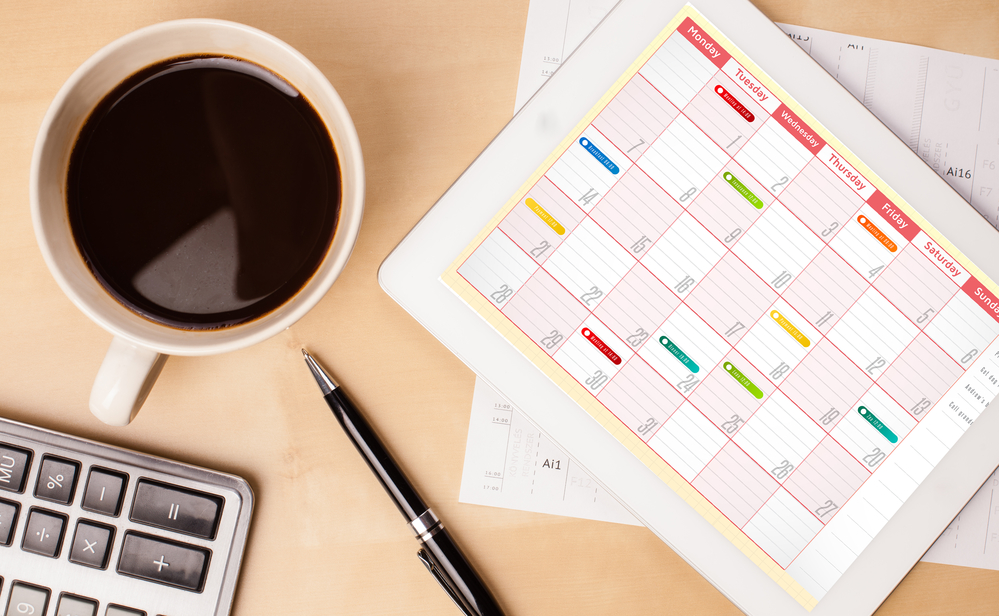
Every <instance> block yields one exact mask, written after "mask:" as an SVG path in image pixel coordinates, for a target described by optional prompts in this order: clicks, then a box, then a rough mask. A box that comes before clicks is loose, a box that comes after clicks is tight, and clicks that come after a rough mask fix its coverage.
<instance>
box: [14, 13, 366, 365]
mask: <svg viewBox="0 0 999 616" xmlns="http://www.w3.org/2000/svg"><path fill="white" fill-rule="evenodd" d="M191 29H204V30H205V31H206V32H211V31H225V32H227V33H229V34H235V35H237V36H238V37H240V39H239V40H241V41H244V42H263V43H264V44H265V45H266V46H267V47H269V48H270V49H271V50H274V51H277V52H278V53H279V54H284V56H285V58H286V59H287V60H288V61H290V62H294V63H297V64H301V65H302V68H304V70H305V72H306V73H307V74H308V75H309V76H310V81H311V82H312V83H310V84H309V85H310V86H311V87H312V88H313V89H314V90H316V94H317V96H316V97H315V98H320V97H321V98H322V101H321V103H322V105H320V104H318V102H317V101H316V100H314V98H311V97H307V100H308V101H309V103H310V105H311V106H312V107H313V108H314V109H316V111H317V112H318V114H319V116H320V118H321V119H322V120H323V123H324V125H325V127H326V130H327V133H328V134H329V136H330V140H331V141H332V143H333V145H334V151H335V152H336V156H337V159H338V164H339V165H340V185H341V186H340V187H341V196H340V208H339V211H338V221H337V226H336V230H335V231H334V234H333V237H332V238H331V240H330V244H329V248H328V249H327V251H326V254H325V255H324V256H323V259H322V261H320V263H319V265H318V266H317V268H316V270H315V272H314V273H313V274H312V276H311V277H310V278H309V279H308V280H307V281H306V282H305V283H304V284H303V285H302V286H301V287H300V288H299V289H298V290H297V291H296V292H295V294H294V295H292V296H291V297H290V298H289V299H287V300H286V301H285V302H283V303H282V304H281V305H279V306H278V307H276V308H274V309H272V310H270V311H269V312H266V313H264V314H262V315H259V316H257V317H255V318H253V319H252V320H250V321H247V322H245V323H239V324H236V325H231V326H228V327H224V328H219V329H217V330H186V329H182V328H176V327H172V326H169V325H165V324H162V323H159V322H156V321H153V320H150V319H147V318H145V317H142V316H140V315H139V314H138V313H136V312H135V311H133V310H131V309H129V308H128V307H126V306H124V305H122V304H121V303H120V302H118V301H117V300H116V299H114V298H113V295H112V294H110V293H109V292H108V291H107V290H106V289H105V288H104V287H103V285H101V283H100V282H99V281H98V280H97V278H96V277H95V276H94V275H93V272H92V271H91V270H90V268H89V266H87V265H86V263H85V260H84V258H83V255H82V254H81V253H80V251H79V247H78V246H77V245H76V243H75V241H73V242H72V246H71V248H72V252H73V253H74V254H75V256H76V258H77V259H78V261H79V263H83V266H84V268H85V269H86V270H87V273H88V274H89V275H90V276H89V280H87V281H86V282H83V283H79V282H74V281H72V280H70V275H69V272H68V271H67V266H68V265H69V264H65V263H63V262H62V260H60V259H59V258H57V256H56V255H55V254H53V246H54V245H55V244H52V242H55V243H56V244H59V245H62V244H63V243H64V242H61V241H59V239H58V238H53V237H50V235H53V234H54V232H51V231H49V232H47V231H46V227H47V226H48V225H49V224H50V223H48V222H47V220H46V219H45V215H44V212H43V210H44V209H45V208H43V204H42V201H43V197H42V190H43V187H42V185H41V182H42V177H41V175H42V173H43V170H42V165H43V158H44V157H45V156H46V154H48V155H49V156H57V155H58V154H52V153H47V152H46V148H49V147H58V146H61V145H64V144H65V140H66V139H68V140H69V141H70V151H71V150H72V144H75V142H76V139H77V138H78V136H79V130H80V129H81V128H82V126H83V123H85V122H86V118H87V117H89V115H90V113H92V112H93V107H91V109H90V110H89V111H87V112H86V114H85V116H84V120H83V123H81V124H80V125H79V126H78V127H76V129H75V130H67V131H65V132H67V133H68V132H72V135H69V136H65V137H64V136H62V135H59V136H58V138H56V136H54V135H53V124H54V123H55V122H56V121H57V119H58V118H59V115H60V113H61V112H62V111H63V110H64V109H65V107H66V106H67V104H68V102H69V101H70V99H71V97H72V96H73V95H74V94H75V93H77V92H78V90H79V89H80V86H81V84H82V83H83V82H84V80H86V79H87V78H88V77H89V76H91V75H92V74H93V73H94V72H95V69H97V68H98V67H100V66H102V65H103V64H104V63H105V62H107V61H108V60H109V58H113V56H114V55H115V54H116V53H118V52H120V51H121V50H122V49H123V48H127V47H129V46H130V45H133V44H136V43H139V42H141V41H142V40H143V39H147V38H150V37H155V36H162V35H164V34H165V33H170V32H176V31H178V30H191ZM198 52H199V50H197V49H191V50H189V51H187V52H181V53H180V54H170V55H166V56H164V57H162V58H159V59H157V60H153V61H152V62H146V63H144V66H150V65H152V64H154V63H155V62H156V61H161V60H164V59H168V58H170V57H175V56H176V55H183V53H198ZM206 53H214V52H206ZM224 55H231V56H232V57H235V58H240V59H243V60H246V61H249V62H254V63H257V64H260V65H261V66H264V67H265V68H267V69H268V70H271V71H273V72H275V73H276V74H278V75H281V77H282V78H284V79H287V80H288V81H289V82H290V83H292V85H294V86H295V87H296V88H298V89H299V90H300V91H301V85H302V84H301V83H296V82H295V80H293V79H291V78H289V77H288V76H286V75H285V74H284V72H285V71H280V70H276V69H274V68H273V67H272V66H269V65H268V62H266V61H264V62H261V61H260V60H258V59H255V58H242V57H241V56H240V54H238V53H232V54H224ZM275 63H276V62H275ZM138 70H141V68H139V69H138ZM134 73H135V70H129V71H127V72H126V74H124V75H122V76H121V77H120V79H118V83H120V82H121V81H123V80H125V79H127V78H128V77H129V76H130V75H132V74H134ZM112 87H113V86H112ZM108 92H110V88H109V89H105V90H103V92H102V93H101V94H100V95H99V97H98V102H99V101H100V100H103V98H104V97H105V96H107V94H108ZM303 96H305V93H304V92H303ZM66 164H68V158H67V162H66ZM66 164H60V165H59V168H60V171H59V175H60V177H59V178H58V181H60V182H62V187H61V190H60V191H59V193H60V195H61V199H60V200H59V201H60V204H59V205H60V207H62V208H63V210H64V211H65V209H66V199H65V173H66V170H67V169H66ZM48 181H51V178H49V179H48ZM364 190H365V178H364V162H363V158H362V156H361V147H360V140H359V138H358V136H357V131H356V128H355V127H354V124H353V121H352V119H351V117H350V114H349V112H348V111H347V108H346V106H345V105H344V103H343V101H342V99H341V98H340V96H339V95H338V94H337V92H336V90H335V89H334V88H333V86H332V84H330V82H329V80H328V79H327V78H326V76H325V74H323V72H322V71H321V70H319V68H318V67H316V66H315V65H314V64H313V63H312V62H311V61H309V60H308V59H307V58H306V57H305V56H304V55H303V54H302V53H301V52H299V51H298V50H296V49H295V48H294V47H292V46H291V45H289V44H288V43H285V42H284V41H282V40H281V39H279V38H277V37H275V36H273V35H271V34H268V33H267V32H264V31H262V30H259V29H257V28H254V27H252V26H247V25H245V24H241V23H237V22H232V21H226V20H220V19H205V18H192V19H178V20H171V21H166V22H161V23H158V24H153V25H150V26H146V27H143V28H140V29H138V30H134V31H132V32H130V33H128V34H126V35H124V36H122V37H120V38H117V39H115V40H114V41H112V42H110V43H108V44H107V45H105V46H104V47H102V48H101V49H99V50H98V51H97V52H95V53H94V54H93V55H91V56H90V57H89V58H88V59H87V60H86V61H85V62H84V63H83V64H81V65H80V66H79V67H77V69H76V70H75V71H73V73H72V74H71V75H70V77H69V78H68V79H67V80H66V81H65V83H63V85H62V86H61V87H60V89H59V91H58V92H57V93H56V95H55V98H53V100H52V103H51V104H50V105H49V108H48V110H47V111H46V113H45V116H44V118H43V120H42V123H41V126H40V127H39V131H38V135H37V137H36V140H35V145H34V150H33V152H32V159H31V173H30V184H29V193H30V204H31V218H32V225H33V227H34V231H35V239H36V241H37V242H38V245H39V248H40V249H41V252H42V256H43V258H44V260H45V263H46V265H47V266H48V269H49V272H50V273H51V274H52V276H53V277H54V278H55V280H56V283H57V284H58V285H59V287H60V289H62V291H63V293H65V294H66V295H67V297H69V299H70V301H72V302H73V304H74V305H75V306H76V307H77V308H78V309H79V310H80V311H82V312H83V313H84V314H85V315H87V316H88V317H89V318H90V319H91V320H92V321H94V322H95V323H97V324H98V325H99V326H101V327H102V328H103V329H104V330H106V331H108V332H109V333H111V334H113V335H114V336H117V337H120V338H123V339H125V340H129V341H131V342H133V343H135V344H138V345H141V346H144V347H146V348H149V349H152V350H154V351H157V352H160V353H166V354H170V355H210V354H215V353H222V352H227V351H234V350H237V349H241V348H244V347H247V346H250V345H253V344H256V343H257V342H261V341H263V340H265V339H267V338H270V337H271V336H274V335H276V334H278V333H279V332H281V331H282V330H284V329H287V328H288V327H290V326H291V325H292V324H293V323H295V322H296V321H298V320H299V319H300V318H302V317H303V316H304V315H305V314H306V313H307V312H308V311H309V310H311V309H312V308H313V307H314V306H315V305H316V304H317V303H318V302H319V301H320V300H321V299H322V298H323V297H324V296H325V295H326V293H327V291H328V290H329V288H330V287H331V286H332V285H333V283H334V282H335V281H336V279H337V278H338V277H339V275H340V273H341V272H342V271H343V269H344V267H345V266H346V264H347V261H348V259H349V258H350V255H351V252H352V251H353V248H354V246H355V245H356V242H357V236H358V234H359V232H360V226H361V220H362V218H363V211H364ZM50 201H51V199H50ZM47 207H48V209H49V210H51V209H52V206H47ZM65 224H66V225H68V224H69V223H68V220H67V221H66V223H65ZM79 263H76V264H72V265H74V266H76V265H79ZM94 285H96V288H97V289H99V290H100V293H102V294H104V295H106V296H107V297H110V298H112V300H113V301H114V302H115V303H116V304H117V305H118V306H120V307H121V309H122V310H123V311H124V313H123V312H122V311H121V310H115V311H114V314H113V315H111V318H109V317H108V315H107V314H106V312H107V311H105V310H101V309H100V308H99V307H98V306H96V305H92V302H91V301H90V300H88V299H87V298H86V297H84V294H83V293H82V292H81V291H82V290H83V287H93V286H94ZM123 321H124V322H123ZM150 326H151V327H150ZM142 330H149V331H150V332H156V333H157V338H156V339H151V338H149V337H147V336H145V335H143V331H142Z"/></svg>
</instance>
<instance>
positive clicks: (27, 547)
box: [21, 509, 66, 558]
mask: <svg viewBox="0 0 999 616" xmlns="http://www.w3.org/2000/svg"><path fill="white" fill-rule="evenodd" d="M65 527H66V518H65V517H63V516H61V515H59V514H58V513H53V512H51V511H45V510H42V509H32V510H31V511H30V512H29V513H28V524H27V526H26V528H25V530H24V540H23V541H21V549H22V550H24V551H26V552H34V553H35V554H41V555H42V556H51V557H52V558H55V557H57V556H59V549H60V547H61V546H62V534H63V530H64V529H65Z"/></svg>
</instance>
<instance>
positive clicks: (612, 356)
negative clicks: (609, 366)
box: [581, 327, 621, 366]
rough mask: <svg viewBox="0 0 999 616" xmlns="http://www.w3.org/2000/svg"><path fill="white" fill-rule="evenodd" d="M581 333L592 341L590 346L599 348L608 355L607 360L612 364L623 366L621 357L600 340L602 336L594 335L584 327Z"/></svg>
mask: <svg viewBox="0 0 999 616" xmlns="http://www.w3.org/2000/svg"><path fill="white" fill-rule="evenodd" d="M581 333H582V334H583V337H584V338H586V339H587V340H589V341H590V344H592V345H593V346H595V347H597V350H599V351H600V352H601V353H603V354H604V355H606V356H607V359H609V360H611V363H613V364H614V365H615V366H620V365H621V356H620V355H618V354H617V353H615V352H614V351H612V350H611V348H610V347H609V346H607V343H605V342H604V341H603V340H601V339H600V336H597V335H596V334H594V333H593V332H592V331H591V330H590V328H588V327H584V328H583V331H582V332H581Z"/></svg>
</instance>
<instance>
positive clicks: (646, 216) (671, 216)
mask: <svg viewBox="0 0 999 616" xmlns="http://www.w3.org/2000/svg"><path fill="white" fill-rule="evenodd" d="M682 213H683V208H682V207H680V204H679V203H677V202H676V201H674V200H673V198H672V197H670V196H669V195H667V194H666V191H664V190H663V189H662V188H659V186H658V185H657V184H656V183H655V182H653V181H652V179H651V178H649V176H647V175H646V174H645V172H644V171H642V170H641V169H639V168H638V167H632V168H631V169H630V170H629V171H628V172H627V173H625V174H624V177H622V178H621V181H620V182H618V183H617V184H615V185H614V188H613V189H611V191H610V192H609V193H607V196H606V197H605V198H604V199H603V200H601V201H600V203H599V204H598V205H597V206H596V207H595V208H593V210H592V211H591V212H590V217H591V218H593V220H595V221H596V222H597V224H599V225H600V226H601V227H603V228H604V230H605V231H607V233H609V234H610V236H611V237H613V238H614V239H615V240H617V242H618V243H619V244H621V246H622V247H624V248H626V249H627V250H629V251H631V253H632V254H633V255H635V257H636V258H639V257H641V256H642V255H644V254H645V251H647V250H648V249H649V248H650V247H651V246H652V244H653V243H655V242H656V240H658V239H659V237H660V236H662V234H663V233H664V232H665V231H666V229H668V228H669V226H670V225H672V224H673V221H675V220H676V217H677V216H679V215H680V214H682Z"/></svg>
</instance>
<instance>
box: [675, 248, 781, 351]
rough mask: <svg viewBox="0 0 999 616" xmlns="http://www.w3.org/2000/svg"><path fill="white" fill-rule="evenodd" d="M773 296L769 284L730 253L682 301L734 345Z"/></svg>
mask: <svg viewBox="0 0 999 616" xmlns="http://www.w3.org/2000/svg"><path fill="white" fill-rule="evenodd" d="M776 299H777V293H775V292H774V291H773V289H771V288H770V286H769V285H767V284H766V283H765V282H763V280H761V279H760V277H759V276H757V275H756V274H755V273H754V272H753V271H752V270H750V269H749V267H747V266H746V264H745V263H743V262H742V261H740V260H739V258H738V257H736V256H735V255H733V254H731V253H729V254H727V255H725V256H724V257H722V259H721V261H719V262H718V265H717V266H715V268H714V269H713V270H711V272H710V273H709V274H708V275H707V276H706V277H705V278H704V281H703V282H701V284H699V285H698V286H697V288H696V289H694V291H693V292H692V293H691V294H690V296H689V297H687V298H686V300H684V301H685V302H686V303H687V305H688V306H690V307H691V308H693V309H694V311H695V312H696V313H697V314H699V315H701V317H702V318H703V319H704V320H705V321H706V322H707V323H708V325H710V326H711V328H712V329H714V330H715V331H716V332H718V333H719V334H721V335H722V336H724V337H725V339H726V340H728V341H729V342H730V343H731V344H733V345H734V344H736V343H737V342H738V341H739V340H741V339H742V337H743V336H745V335H746V332H748V331H749V328H750V327H752V326H753V323H755V322H756V321H757V320H758V319H759V318H760V317H762V316H763V315H764V314H765V313H766V311H767V309H768V308H770V306H771V305H772V304H773V303H774V300H776Z"/></svg>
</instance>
